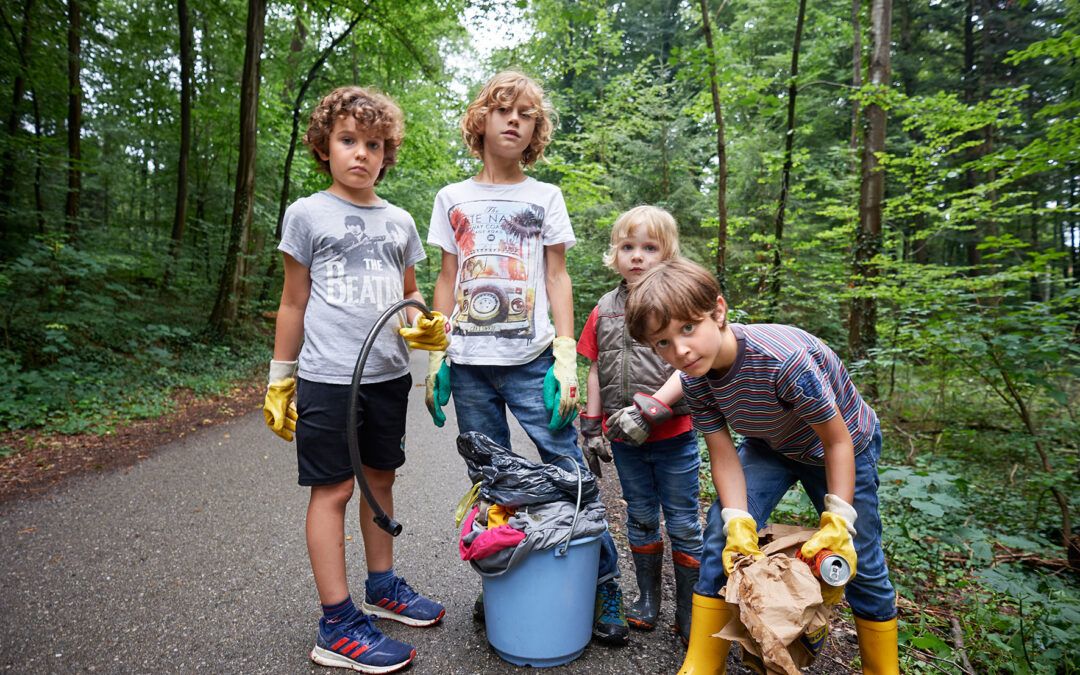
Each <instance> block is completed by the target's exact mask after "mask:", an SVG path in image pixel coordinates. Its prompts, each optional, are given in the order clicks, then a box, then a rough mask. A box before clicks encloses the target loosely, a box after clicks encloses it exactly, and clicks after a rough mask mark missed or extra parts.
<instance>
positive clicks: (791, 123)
mask: <svg viewBox="0 0 1080 675" xmlns="http://www.w3.org/2000/svg"><path fill="white" fill-rule="evenodd" d="M805 20H806V0H799V15H798V17H797V18H796V19H795V40H794V42H793V43H792V45H791V79H790V80H789V83H788V104H787V125H786V127H785V128H786V130H787V131H786V133H785V134H784V168H783V169H782V170H781V171H780V198H779V199H778V200H777V202H778V204H777V205H776V217H775V219H774V220H773V234H774V236H775V237H776V242H775V243H774V245H773V265H772V274H771V275H770V276H771V277H772V283H771V284H770V289H769V313H770V314H771V315H772V316H771V320H773V321H775V320H776V317H777V315H778V314H779V311H780V291H781V289H782V287H783V282H782V280H781V279H780V272H781V267H782V265H783V259H784V258H783V247H782V246H781V245H782V244H783V242H784V212H785V210H786V209H787V196H788V186H789V184H790V181H791V165H792V150H793V148H794V147H795V97H796V96H797V95H798V93H799V82H798V80H799V45H801V44H802V31H803V23H804V22H805Z"/></svg>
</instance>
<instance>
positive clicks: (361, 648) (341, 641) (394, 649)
mask: <svg viewBox="0 0 1080 675" xmlns="http://www.w3.org/2000/svg"><path fill="white" fill-rule="evenodd" d="M374 622H375V619H372V618H371V617H369V616H364V615H363V614H359V613H358V614H357V616H356V618H355V619H353V620H352V621H350V622H347V623H346V622H342V623H330V622H328V621H327V620H326V619H325V618H323V619H320V620H319V637H318V638H317V639H316V641H315V648H314V649H312V650H311V660H312V661H314V662H315V663H317V664H319V665H320V666H329V667H330V668H349V669H351V670H355V671H358V672H361V673H392V672H394V671H395V670H398V669H400V668H404V667H405V666H407V665H408V664H409V662H410V661H412V660H413V659H414V658H416V650H415V649H413V648H412V647H411V646H410V645H407V644H405V643H404V642H398V641H397V640H392V639H390V638H388V637H386V636H385V635H383V634H382V632H380V631H379V629H378V628H376V627H375V626H374V625H373V624H374Z"/></svg>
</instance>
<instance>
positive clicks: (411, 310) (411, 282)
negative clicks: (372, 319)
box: [401, 265, 424, 326]
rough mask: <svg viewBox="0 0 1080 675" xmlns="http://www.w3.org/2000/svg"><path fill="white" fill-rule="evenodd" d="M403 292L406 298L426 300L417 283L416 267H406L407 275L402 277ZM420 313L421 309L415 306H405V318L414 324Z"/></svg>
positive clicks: (418, 300)
mask: <svg viewBox="0 0 1080 675" xmlns="http://www.w3.org/2000/svg"><path fill="white" fill-rule="evenodd" d="M402 282H403V284H402V285H403V287H404V289H403V292H402V294H401V297H402V299H404V300H416V301H417V302H421V303H423V302H424V295H423V294H422V293H421V292H420V288H419V287H418V286H417V285H416V268H415V267H413V266H411V265H410V266H409V267H408V268H406V269H405V275H404V278H403V279H402ZM417 314H420V310H419V309H417V308H415V307H412V306H410V307H406V308H405V319H406V320H407V321H408V322H409V325H410V326H412V325H414V324H415V323H416V315H417Z"/></svg>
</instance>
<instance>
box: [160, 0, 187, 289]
mask: <svg viewBox="0 0 1080 675" xmlns="http://www.w3.org/2000/svg"><path fill="white" fill-rule="evenodd" d="M176 10H177V14H178V15H179V19H180V153H179V156H178V157H177V161H176V209H175V211H174V212H173V227H172V244H171V249H172V257H173V260H174V261H175V260H176V259H178V258H179V257H180V247H181V244H182V243H183V239H184V225H185V223H186V222H187V196H188V158H189V157H190V156H191V70H192V68H191V66H192V55H191V43H192V34H191V20H190V17H189V16H188V7H187V0H178V1H177V4H176ZM170 269H171V267H170ZM167 277H168V275H167V274H166V279H167Z"/></svg>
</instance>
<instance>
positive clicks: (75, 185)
mask: <svg viewBox="0 0 1080 675" xmlns="http://www.w3.org/2000/svg"><path fill="white" fill-rule="evenodd" d="M81 33H82V16H81V14H80V12H79V0H68V123H67V135H68V189H67V199H66V200H65V203H64V222H65V223H66V224H67V230H68V233H69V234H71V235H72V236H76V235H77V234H78V231H79V198H80V196H81V193H82V166H81V165H82V144H81V142H80V140H81V136H82V87H81V86H80V85H79V70H80V65H81V60H80V59H81V56H80V54H79V42H80V37H79V36H80V35H81Z"/></svg>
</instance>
